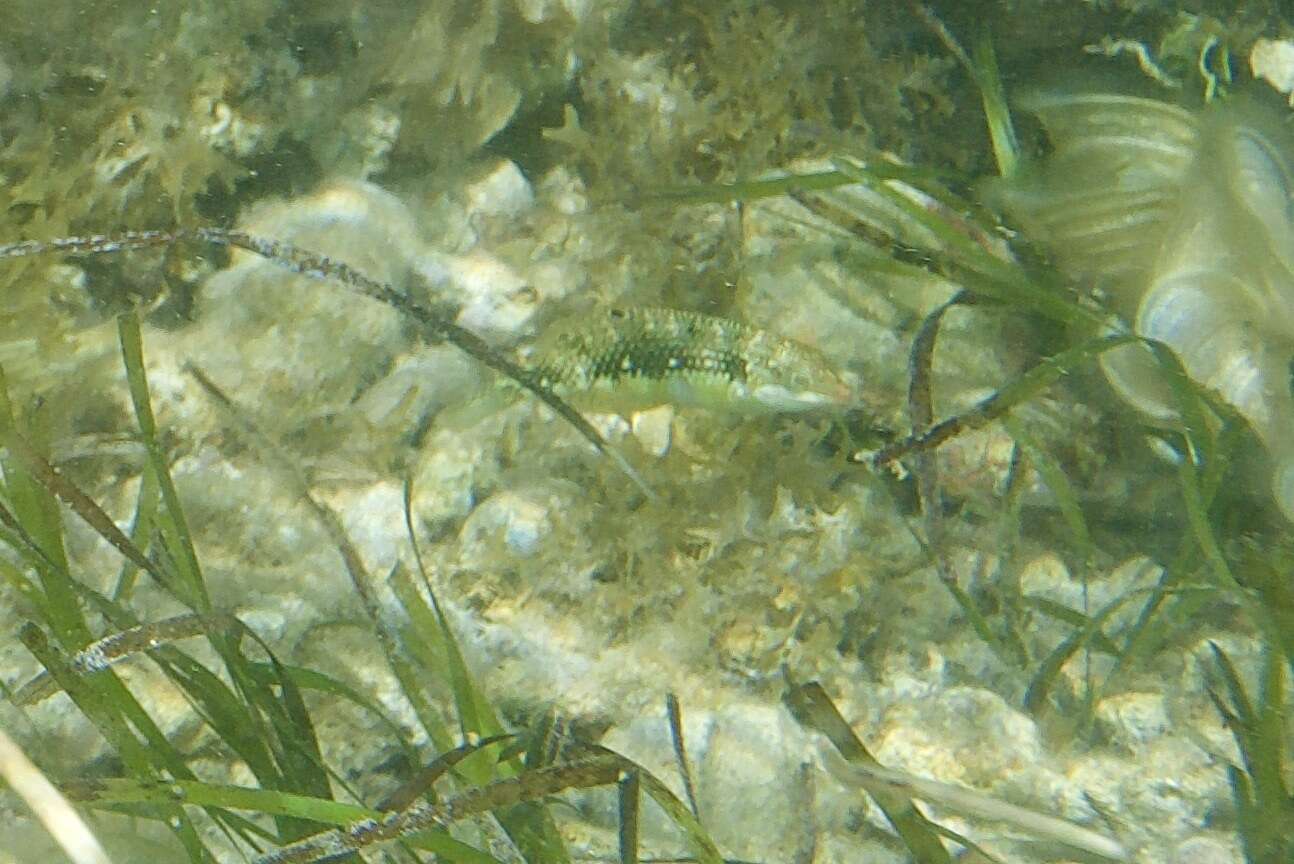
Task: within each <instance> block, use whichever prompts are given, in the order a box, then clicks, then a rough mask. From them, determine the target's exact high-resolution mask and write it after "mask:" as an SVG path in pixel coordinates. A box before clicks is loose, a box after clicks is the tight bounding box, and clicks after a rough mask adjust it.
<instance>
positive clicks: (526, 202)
mask: <svg viewBox="0 0 1294 864" xmlns="http://www.w3.org/2000/svg"><path fill="white" fill-rule="evenodd" d="M463 194H464V196H465V197H466V199H467V209H468V215H469V216H472V217H479V216H507V217H513V218H515V217H517V216H520V215H521V214H522V213H524V212H525V211H526V210H529V209H530V207H531V206H532V205H533V204H534V203H535V192H534V190H533V189H531V188H530V181H529V180H527V179H526V175H524V174H522V173H521V169H520V168H518V167H517V164H516V163H515V162H513V161H511V160H509V159H501V160H499V164H498V165H496V166H495V167H494V169H493V170H492V171H490V173H489V174H487V175H485V176H484V177H482V178H481V179H480V180H477V181H476V182H475V183H473V184H472V185H470V186H468V187H467V188H466V189H465V190H463Z"/></svg>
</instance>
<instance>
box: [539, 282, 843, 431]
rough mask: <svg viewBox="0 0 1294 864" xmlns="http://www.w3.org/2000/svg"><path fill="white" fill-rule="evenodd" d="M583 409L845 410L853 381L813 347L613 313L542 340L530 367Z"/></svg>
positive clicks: (714, 319)
mask: <svg viewBox="0 0 1294 864" xmlns="http://www.w3.org/2000/svg"><path fill="white" fill-rule="evenodd" d="M529 366H530V369H531V374H533V375H534V376H535V377H536V380H537V381H538V382H539V384H540V385H541V386H543V387H546V388H549V389H551V390H552V391H553V392H554V393H557V394H559V395H560V396H561V397H562V398H564V399H566V400H568V401H570V402H571V403H572V404H573V405H575V406H576V407H578V408H581V409H583V410H589V411H602V412H608V413H619V414H629V413H632V412H635V411H641V410H645V409H647V408H652V407H655V406H657V405H662V404H671V405H675V406H678V407H694V408H701V409H706V410H710V411H716V412H726V413H732V414H737V415H757V414H773V413H800V412H805V411H841V410H846V409H849V408H851V407H854V406H855V405H857V403H858V395H857V392H858V391H857V387H856V386H855V384H854V382H853V381H852V380H851V376H849V375H847V374H845V373H842V372H841V371H839V370H838V369H837V368H836V367H835V366H834V365H833V364H832V363H831V361H830V360H828V359H827V358H826V357H825V356H823V355H822V354H821V353H819V352H818V351H816V350H814V349H813V348H810V347H809V346H807V345H802V344H800V343H798V342H794V341H792V340H790V339H786V338H783V337H781V336H777V335H775V334H772V333H769V332H767V331H764V330H760V329H758V328H756V327H752V326H750V325H747V324H743V323H741V322H738V321H733V320H730V319H728V318H721V317H718V316H715V315H706V314H703V313H701V312H692V311H687V310H681V309H668V308H655V307H635V308H615V309H609V310H606V311H603V312H600V313H598V314H596V315H595V316H594V317H593V319H592V320H591V321H584V322H580V323H578V324H575V325H573V326H565V327H562V326H558V327H557V329H556V330H555V331H552V332H550V333H547V334H545V337H544V338H543V339H541V341H540V345H539V346H538V349H537V351H536V356H535V359H534V361H533V362H532V363H531V364H529Z"/></svg>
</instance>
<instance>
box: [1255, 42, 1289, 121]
mask: <svg viewBox="0 0 1294 864" xmlns="http://www.w3.org/2000/svg"><path fill="white" fill-rule="evenodd" d="M1249 69H1250V71H1251V72H1252V73H1253V76H1254V77H1255V78H1258V79H1260V80H1263V81H1266V82H1267V83H1268V84H1270V85H1271V86H1272V87H1274V88H1276V92H1278V93H1284V94H1286V95H1288V96H1289V102H1290V106H1291V107H1294V42H1291V41H1290V40H1289V39H1259V40H1258V41H1257V42H1255V43H1254V47H1253V49H1252V50H1251V51H1250V52H1249Z"/></svg>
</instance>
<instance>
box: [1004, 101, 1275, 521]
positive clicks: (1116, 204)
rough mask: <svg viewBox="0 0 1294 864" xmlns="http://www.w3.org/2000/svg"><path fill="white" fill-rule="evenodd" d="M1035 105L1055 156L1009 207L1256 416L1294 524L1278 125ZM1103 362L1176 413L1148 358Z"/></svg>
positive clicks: (1141, 353) (1016, 189)
mask: <svg viewBox="0 0 1294 864" xmlns="http://www.w3.org/2000/svg"><path fill="white" fill-rule="evenodd" d="M1026 107H1027V108H1029V109H1030V110H1031V111H1033V112H1035V113H1036V114H1037V115H1038V116H1039V117H1040V119H1041V120H1042V121H1043V123H1044V125H1045V126H1046V127H1047V129H1048V131H1049V132H1050V133H1051V136H1052V140H1053V144H1054V146H1055V151H1054V153H1053V155H1052V156H1051V157H1049V159H1048V160H1047V161H1046V162H1045V163H1044V164H1043V165H1042V166H1041V167H1040V169H1039V170H1037V171H1036V172H1034V173H1033V174H1026V175H1025V176H1024V178H1023V179H1022V180H1020V181H1018V182H1016V183H1013V184H1012V185H1011V186H1010V187H1009V188H1007V189H1005V190H1004V194H1003V197H1004V200H1005V203H1006V206H1007V207H1008V209H1009V210H1011V211H1012V213H1013V214H1014V215H1015V216H1016V217H1017V218H1019V219H1020V220H1021V222H1022V223H1023V224H1024V227H1025V228H1026V229H1027V230H1028V231H1030V232H1031V233H1032V234H1034V235H1035V236H1037V237H1038V238H1039V239H1041V240H1042V241H1044V242H1045V243H1047V244H1048V245H1049V246H1050V247H1051V248H1052V249H1053V250H1054V252H1055V255H1056V257H1057V259H1058V261H1059V263H1060V264H1061V266H1062V267H1063V268H1065V269H1066V270H1067V271H1068V272H1070V273H1071V274H1073V275H1074V276H1076V277H1078V278H1079V279H1081V280H1082V281H1084V282H1088V283H1090V284H1091V286H1092V287H1099V288H1101V289H1103V290H1104V291H1105V292H1106V293H1107V295H1108V296H1110V297H1111V298H1112V299H1113V300H1114V305H1115V307H1116V311H1118V312H1119V313H1120V314H1122V315H1123V316H1125V318H1126V319H1128V320H1130V321H1131V322H1132V327H1133V330H1134V331H1135V332H1136V333H1137V334H1138V335H1140V336H1145V337H1146V338H1149V339H1155V340H1158V341H1160V342H1162V343H1164V344H1166V345H1168V346H1169V347H1170V348H1172V349H1173V351H1174V352H1175V353H1176V354H1177V355H1178V357H1179V359H1180V360H1181V363H1182V366H1183V368H1184V369H1185V370H1186V372H1187V374H1188V375H1189V376H1190V377H1191V379H1192V380H1194V381H1195V382H1196V383H1198V384H1200V385H1202V386H1203V387H1205V388H1207V389H1208V390H1210V391H1212V392H1213V393H1215V394H1216V395H1217V396H1218V397H1220V398H1221V399H1222V400H1223V401H1225V402H1226V403H1227V404H1229V405H1231V406H1232V407H1234V408H1235V409H1236V411H1237V412H1238V413H1239V414H1241V415H1242V416H1243V417H1244V418H1245V419H1246V420H1248V422H1249V423H1250V425H1251V426H1252V427H1253V429H1254V431H1255V432H1256V434H1257V435H1258V437H1259V438H1260V439H1261V441H1262V442H1263V444H1264V445H1265V446H1266V448H1267V450H1268V452H1269V454H1270V456H1271V458H1272V461H1273V463H1274V471H1273V488H1272V491H1273V494H1274V496H1275V498H1276V501H1277V503H1278V504H1279V505H1280V508H1281V510H1282V512H1283V513H1284V514H1285V515H1286V517H1287V518H1290V519H1291V520H1294V396H1291V392H1290V363H1291V360H1294V218H1292V215H1291V204H1292V201H1291V196H1292V195H1294V168H1292V167H1291V162H1290V159H1291V156H1292V155H1294V153H1291V152H1290V150H1289V148H1288V147H1287V145H1286V141H1285V139H1284V136H1283V134H1282V133H1281V131H1280V129H1279V123H1278V121H1276V120H1274V119H1273V118H1268V117H1265V116H1264V115H1263V114H1262V113H1261V112H1260V111H1259V110H1258V109H1257V108H1256V107H1255V106H1253V105H1249V104H1248V103H1232V104H1222V105H1217V106H1212V107H1210V108H1208V109H1206V110H1205V111H1203V112H1200V113H1198V114H1193V113H1191V112H1188V111H1185V110H1184V109H1181V108H1178V107H1175V106H1172V105H1168V104H1166V103H1162V102H1156V101H1154V100H1149V99H1140V98H1135V97H1129V96H1122V95H1116V94H1097V93H1076V94H1064V93H1060V94H1056V93H1051V94H1046V95H1041V96H1035V97H1033V98H1031V99H1029V100H1026ZM1102 365H1103V366H1104V369H1105V373H1106V376H1107V378H1109V380H1110V382H1111V384H1112V385H1113V386H1114V388H1115V390H1117V391H1118V392H1119V394H1120V395H1121V396H1122V397H1123V398H1124V399H1126V400H1127V401H1128V402H1130V403H1131V404H1133V405H1135V406H1137V407H1138V408H1139V409H1141V410H1142V411H1144V412H1145V413H1146V414H1147V415H1149V416H1150V417H1152V418H1154V419H1156V420H1158V421H1161V422H1172V421H1174V420H1175V419H1176V411H1175V409H1174V404H1175V403H1174V399H1173V395H1172V392H1171V390H1170V389H1169V387H1168V384H1167V382H1166V381H1165V380H1164V376H1163V373H1162V372H1161V371H1160V370H1159V368H1158V366H1157V364H1156V363H1155V361H1154V360H1153V358H1152V357H1151V355H1150V351H1149V349H1147V348H1145V347H1142V346H1129V347H1126V348H1121V349H1118V350H1116V351H1112V352H1110V353H1108V354H1106V355H1105V356H1104V357H1103V358H1102Z"/></svg>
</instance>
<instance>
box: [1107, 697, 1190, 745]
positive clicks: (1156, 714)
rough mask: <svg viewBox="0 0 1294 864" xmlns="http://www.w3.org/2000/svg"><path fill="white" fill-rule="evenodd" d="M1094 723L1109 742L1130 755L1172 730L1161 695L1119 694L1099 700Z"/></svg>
mask: <svg viewBox="0 0 1294 864" xmlns="http://www.w3.org/2000/svg"><path fill="white" fill-rule="evenodd" d="M1096 722H1097V723H1098V724H1099V726H1100V728H1101V730H1102V731H1103V732H1104V733H1105V734H1106V735H1107V736H1109V738H1110V740H1111V741H1112V742H1113V743H1114V744H1117V745H1118V746H1120V747H1124V748H1126V749H1127V750H1129V751H1131V752H1133V753H1140V752H1142V751H1144V750H1145V748H1146V745H1148V744H1150V743H1151V742H1152V741H1154V740H1155V739H1157V738H1160V737H1162V736H1163V735H1165V734H1166V733H1167V732H1168V731H1169V730H1170V729H1171V728H1172V721H1171V720H1170V718H1169V716H1168V705H1167V703H1166V702H1165V699H1164V694H1162V693H1121V694H1119V695H1118V696H1110V697H1108V698H1106V699H1102V700H1101V704H1100V705H1098V706H1097V708H1096Z"/></svg>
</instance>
